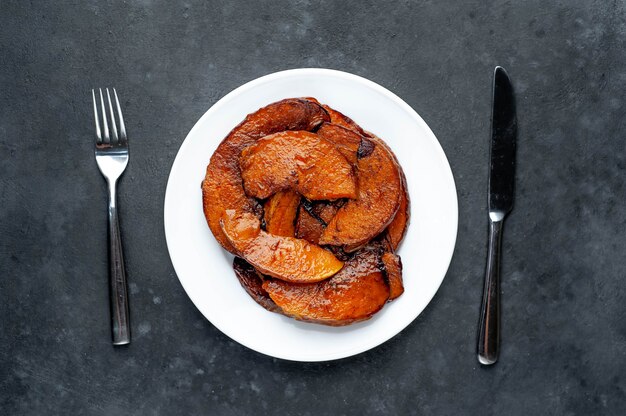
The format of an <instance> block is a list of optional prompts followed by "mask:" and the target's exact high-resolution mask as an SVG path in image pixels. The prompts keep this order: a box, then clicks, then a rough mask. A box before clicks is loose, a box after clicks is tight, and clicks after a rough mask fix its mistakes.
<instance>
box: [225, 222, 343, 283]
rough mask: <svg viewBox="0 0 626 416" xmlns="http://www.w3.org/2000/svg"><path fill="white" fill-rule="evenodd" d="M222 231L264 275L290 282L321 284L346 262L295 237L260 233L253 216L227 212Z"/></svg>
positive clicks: (241, 253)
mask: <svg viewBox="0 0 626 416" xmlns="http://www.w3.org/2000/svg"><path fill="white" fill-rule="evenodd" d="M221 226H222V231H223V232H224V235H225V236H226V238H227V239H228V242H229V243H230V244H231V245H232V246H233V247H234V248H235V250H236V251H237V254H238V255H239V256H241V257H243V258H244V259H245V260H246V261H247V262H248V263H250V264H251V265H252V266H254V268H256V269H257V270H258V271H260V272H261V273H263V274H266V275H269V276H272V277H275V278H277V279H281V280H285V281H288V282H299V283H307V282H308V283H310V282H319V281H321V280H324V279H327V278H329V277H330V276H332V275H334V274H335V273H337V272H338V271H339V270H341V268H342V267H343V263H342V262H341V261H339V260H337V258H336V257H335V256H334V255H333V254H332V253H331V252H329V251H326V250H324V249H323V248H321V247H318V246H316V245H313V244H310V243H308V242H307V241H305V240H300V239H297V238H293V237H280V236H275V235H272V234H269V233H267V232H265V231H263V230H261V223H260V221H259V219H258V218H257V217H256V216H254V215H253V214H249V213H240V214H237V213H236V212H235V211H234V210H226V212H225V213H224V215H223V216H222V220H221Z"/></svg>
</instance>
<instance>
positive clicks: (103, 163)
mask: <svg viewBox="0 0 626 416" xmlns="http://www.w3.org/2000/svg"><path fill="white" fill-rule="evenodd" d="M98 91H99V93H100V94H99V95H100V97H99V98H100V100H99V101H100V108H101V110H102V130H101V129H100V121H99V119H98V103H97V101H98V100H96V92H95V90H91V96H92V98H93V115H94V118H95V121H96V148H95V153H96V163H97V164H98V168H99V169H100V172H101V173H102V176H104V179H106V181H107V185H108V190H109V285H110V293H109V297H110V301H111V330H112V331H113V345H125V344H129V343H130V315H129V313H128V290H127V284H126V270H125V269H124V255H123V252H122V240H121V237H120V226H119V217H118V212H117V195H116V184H117V180H118V179H119V178H120V176H122V173H124V170H125V169H126V165H128V138H127V136H126V126H125V125H124V117H123V116H122V109H121V108H120V101H119V99H118V98H117V91H115V88H113V95H114V97H115V106H116V108H117V116H118V118H119V125H120V129H119V134H118V130H117V124H116V123H115V114H114V112H113V104H112V103H111V95H110V93H109V89H108V88H106V96H107V101H108V110H109V114H110V116H111V117H110V118H111V130H110V131H109V123H108V120H107V111H106V107H105V104H104V96H103V94H102V89H101V88H99V89H98Z"/></svg>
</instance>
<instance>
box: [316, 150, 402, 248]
mask: <svg viewBox="0 0 626 416" xmlns="http://www.w3.org/2000/svg"><path fill="white" fill-rule="evenodd" d="M357 170H358V190H359V194H358V197H357V199H355V200H349V201H348V202H346V204H345V205H343V206H342V207H341V208H340V209H339V211H337V215H335V217H334V218H333V219H332V220H331V221H330V223H329V224H328V226H327V227H326V229H325V230H324V232H323V233H322V236H321V238H320V240H319V243H320V244H330V245H335V246H349V247H356V248H358V247H360V246H361V245H363V244H365V243H366V242H368V241H369V240H371V239H372V238H374V237H376V236H377V235H378V234H380V233H381V232H382V231H383V230H384V229H385V228H387V225H389V223H390V222H391V220H392V219H393V217H394V215H395V214H396V212H397V211H398V207H399V206H400V193H401V191H402V182H401V178H400V172H399V170H398V166H397V165H396V163H395V161H394V160H393V156H392V155H391V153H389V151H388V150H387V149H386V148H385V146H381V145H379V144H375V145H374V148H373V150H372V152H371V154H370V155H369V156H367V157H363V158H362V159H359V160H358V162H357Z"/></svg>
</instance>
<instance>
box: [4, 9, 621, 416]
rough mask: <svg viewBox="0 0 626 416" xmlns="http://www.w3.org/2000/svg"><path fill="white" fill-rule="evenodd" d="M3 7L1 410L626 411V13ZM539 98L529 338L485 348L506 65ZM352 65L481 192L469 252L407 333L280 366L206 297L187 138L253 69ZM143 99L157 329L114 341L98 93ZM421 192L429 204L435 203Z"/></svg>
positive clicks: (531, 188) (132, 224) (523, 335)
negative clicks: (178, 191) (341, 355)
mask: <svg viewBox="0 0 626 416" xmlns="http://www.w3.org/2000/svg"><path fill="white" fill-rule="evenodd" d="M346 3H348V2H330V1H326V2H319V3H318V2H314V1H291V2H283V3H278V2H275V1H271V2H246V1H231V0H224V1H211V2H203V1H189V2H186V3H179V2H172V1H150V0H144V1H128V2H124V3H122V2H111V1H109V2H103V1H89V2H87V1H76V2H73V3H70V2H25V1H7V0H2V2H0V108H1V110H0V151H1V154H2V159H1V160H2V163H1V164H0V192H1V195H2V204H1V208H0V235H1V237H0V266H1V270H2V278H1V279H0V316H1V318H0V414H3V415H44V414H46V415H47V414H64V415H65V414H95V415H100V414H103V415H119V414H134V415H175V414H181V415H186V414H211V415H241V414H263V413H265V414H284V415H318V414H335V415H374V414H376V415H378V414H390V415H395V414H397V415H408V414H415V415H464V414H482V415H502V414H506V415H530V414H541V415H590V414H594V415H624V414H626V313H625V309H626V308H625V304H626V302H625V301H626V293H625V292H626V290H625V287H626V285H625V283H624V278H625V277H626V276H625V272H626V260H625V259H624V246H625V245H626V233H625V231H626V227H625V225H626V215H625V214H626V210H624V197H625V195H626V191H625V189H624V180H625V177H626V175H625V172H626V160H625V158H626V155H625V144H624V133H623V130H624V113H625V109H626V101H625V100H626V97H625V94H626V71H625V64H626V54H625V53H624V50H625V46H626V45H625V39H626V37H625V35H626V33H625V32H626V23H625V18H626V10H625V9H626V4H625V3H624V2H623V1H615V2H608V1H595V2H591V1H587V0H577V1H573V0H567V1H555V2H546V1H543V0H537V1H524V2H509V1H492V2H488V3H490V4H489V5H485V2H483V1H477V0H472V1H441V0H437V1H424V2H411V1H394V2H385V3H384V4H383V3H382V2H371V1H361V2H354V3H353V6H348V5H347V4H346ZM496 64H499V65H503V66H505V67H506V68H507V69H508V70H509V73H510V74H511V76H512V78H513V80H514V83H515V87H516V89H517V93H518V114H519V123H520V135H519V151H518V166H519V167H518V175H519V176H518V182H517V190H518V193H517V202H516V207H515V211H514V212H513V215H512V216H511V217H510V219H509V220H508V224H507V227H506V230H505V240H504V264H503V275H504V279H503V283H502V286H503V295H502V298H503V302H504V303H503V317H504V327H503V329H502V337H503V349H502V354H501V361H500V362H499V363H498V364H497V365H496V366H495V367H493V368H480V367H479V366H478V365H477V362H476V359H475V351H474V348H475V346H474V343H475V330H476V322H477V318H478V315H477V312H478V306H479V300H480V294H481V285H482V275H483V268H484V259H485V252H486V226H487V223H486V221H487V215H486V210H485V209H486V207H485V205H486V189H487V157H488V137H489V115H490V100H491V99H490V90H491V76H492V70H493V67H494V66H495V65H496ZM296 67H328V68H336V69H341V70H344V71H348V72H352V73H355V74H358V75H362V76H364V77H367V78H369V79H371V80H373V81H376V82H378V83H380V84H382V85H383V86H385V87H387V88H389V89H390V90H391V91H393V92H395V93H397V94H398V95H399V96H400V97H402V98H403V99H405V100H406V101H407V102H408V103H409V104H410V105H411V106H413V107H414V108H415V109H416V110H417V111H418V112H419V113H420V114H421V115H422V117H423V118H424V119H425V120H426V122H427V123H428V124H429V125H430V127H431V128H432V129H433V131H434V132H435V134H436V136H437V137H438V139H439V141H440V142H441V144H442V146H443V148H444V150H445V151H446V154H447V155H448V158H449V160H450V164H451V166H452V170H453V172H454V175H455V179H456V183H457V186H458V194H459V212H460V224H459V234H458V241H457V247H456V252H455V255H454V258H453V260H452V264H451V266H450V270H449V272H448V275H447V277H446V279H445V281H444V283H443V286H442V287H441V289H440V290H439V292H438V294H437V296H436V297H435V299H434V300H433V302H432V303H431V304H430V305H429V307H428V308H427V309H426V310H425V311H424V313H423V314H422V315H421V316H420V317H419V318H418V319H417V320H416V321H415V322H414V323H413V324H412V325H410V326H409V327H408V328H407V329H406V330H405V331H404V332H402V333H401V334H400V335H399V336H397V337H395V338H394V339H392V340H391V341H389V342H387V343H386V344H384V345H383V346H381V347H378V348H376V349H374V350H373V351H370V352H367V353H364V354H361V355H359V356H357V357H353V358H349V359H345V360H341V361H338V362H331V363H319V364H299V363H293V362H285V361H280V360H276V359H272V358H268V357H265V356H262V355H260V354H257V353H255V352H253V351H250V350H247V349H246V348H244V347H242V346H239V345H238V344H235V343H234V342H232V341H230V340H229V339H228V338H227V337H226V336H224V335H222V334H221V333H220V332H219V331H218V330H216V329H215V328H214V327H213V326H212V325H211V324H210V323H209V322H207V321H206V320H205V319H204V318H203V317H202V315H201V314H200V313H199V312H198V311H197V310H196V308H195V307H194V306H193V304H192V303H191V301H190V300H189V299H188V298H187V296H186V295H185V293H184V292H183V289H182V287H181V285H180V284H179V282H178V280H177V278H176V276H175V274H174V271H173V269H172V266H171V264H170V261H169V257H168V253H167V249H166V246H165V239H164V234H163V223H162V218H163V197H164V192H165V184H166V180H167V176H168V173H169V169H170V166H171V164H172V162H173V160H174V156H175V155H176V152H177V149H178V147H179V146H180V144H181V142H182V141H183V139H184V137H185V135H186V134H187V132H188V131H189V130H190V128H191V127H192V126H193V124H194V123H195V122H196V120H197V119H198V118H199V117H200V116H201V115H202V114H203V113H204V112H205V111H206V110H207V109H208V108H209V107H210V106H211V105H212V104H213V103H215V102H216V101H217V100H218V99H219V98H220V97H222V96H223V95H225V94H226V93H228V92H229V91H231V90H232V89H233V88H235V87H237V86H239V85H241V84H242V83H244V82H247V81H249V80H251V79H254V78H256V77H259V76H261V75H265V74H268V73H271V72H274V71H277V70H282V69H288V68H296ZM107 85H108V86H116V87H117V88H118V90H119V91H120V92H121V93H122V95H123V100H124V107H125V115H126V118H127V121H128V130H129V132H130V135H131V140H132V141H131V145H132V157H131V161H130V165H129V167H128V170H127V172H126V174H125V177H124V178H123V180H122V183H121V189H120V193H121V195H120V199H121V200H120V205H121V210H122V227H123V228H122V232H123V235H124V245H125V250H126V259H127V270H128V274H129V279H130V282H132V283H131V285H130V290H131V306H132V322H133V333H134V342H133V343H132V345H131V346H130V347H128V348H113V347H112V346H111V345H110V341H109V339H110V338H109V337H110V334H109V320H108V313H109V312H108V297H107V257H106V249H107V247H106V241H107V240H106V217H105V203H106V202H105V188H104V182H103V180H102V177H101V176H100V173H99V172H98V170H97V168H96V165H95V162H94V160H93V153H92V152H93V143H92V137H93V131H92V130H93V127H92V115H91V104H90V101H89V100H90V96H89V89H90V88H91V87H93V86H107ZM417 197H418V196H417Z"/></svg>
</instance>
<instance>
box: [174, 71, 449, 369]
mask: <svg viewBox="0 0 626 416" xmlns="http://www.w3.org/2000/svg"><path fill="white" fill-rule="evenodd" d="M293 75H296V76H303V75H304V76H320V75H321V76H333V77H337V78H343V79H346V80H350V81H356V82H358V83H361V84H364V86H365V87H368V88H371V89H373V90H375V91H376V92H378V93H380V94H382V95H383V96H385V97H387V98H389V99H390V100H391V101H393V103H394V104H396V105H398V106H399V107H401V108H402V109H403V110H404V111H406V112H407V113H409V114H410V115H411V116H412V117H413V118H414V119H415V121H416V122H417V123H418V124H420V127H421V128H423V129H424V130H425V131H426V132H427V133H428V134H427V136H430V137H429V140H431V141H432V142H433V144H434V148H435V151H436V154H437V156H438V158H439V159H440V160H441V162H443V165H444V166H446V167H447V169H445V176H447V180H449V181H450V183H451V185H452V188H451V189H452V190H453V192H452V196H453V199H454V204H452V206H451V208H452V211H453V215H452V216H451V217H452V218H451V220H453V228H454V239H453V242H452V244H451V246H450V248H449V250H448V251H447V252H446V253H445V256H442V258H445V260H446V262H445V263H446V266H445V270H444V271H443V276H442V277H441V279H440V281H439V282H438V285H437V288H436V289H435V290H434V291H433V293H432V295H431V296H430V297H429V298H428V301H427V302H426V303H425V306H424V307H423V308H422V309H421V310H419V311H417V312H416V313H415V314H413V315H412V317H411V319H410V320H408V321H407V323H406V324H405V325H404V326H403V327H402V328H401V329H400V330H398V331H397V332H395V333H392V334H391V335H389V336H385V337H383V338H380V339H376V341H375V342H373V343H364V344H360V345H358V346H355V347H353V348H351V349H348V350H343V351H340V352H335V353H331V354H329V353H327V352H326V353H324V354H321V355H319V356H308V357H306V358H302V357H296V356H295V355H294V356H289V355H288V354H276V353H273V352H272V351H266V350H264V349H263V348H258V347H256V346H254V347H253V346H251V345H250V344H249V343H248V342H246V341H242V340H240V339H236V338H233V337H232V336H231V334H229V331H228V330H224V328H223V327H222V326H221V324H216V323H215V322H213V321H212V320H210V319H209V318H208V317H207V316H206V315H205V314H204V312H203V311H202V310H201V309H200V308H199V307H198V304H197V302H196V300H195V297H196V296H195V295H194V294H193V291H192V290H191V289H190V288H188V287H186V286H185V283H184V281H183V279H181V278H180V276H179V273H178V268H177V267H176V262H175V260H174V257H173V256H172V249H171V248H170V246H171V244H173V243H172V242H171V239H172V237H171V236H168V235H169V234H168V224H169V223H170V221H169V220H168V212H169V209H168V205H169V204H168V200H171V198H168V197H169V195H170V189H171V188H170V185H171V184H172V181H173V179H172V177H173V176H175V175H174V172H175V171H177V170H178V169H179V165H180V163H182V162H180V159H179V157H180V156H181V154H183V153H184V151H185V150H186V148H187V147H188V146H190V144H189V141H188V139H189V137H190V136H192V135H193V134H194V133H195V131H196V130H197V129H199V128H200V126H201V125H203V124H204V120H205V119H206V118H208V117H210V116H211V114H212V113H214V112H216V111H218V110H219V109H220V108H222V107H223V106H225V105H227V104H228V103H229V102H230V101H231V100H232V99H233V98H234V97H236V96H238V95H240V94H242V93H245V92H246V91H247V90H250V89H253V88H255V87H258V86H260V85H263V84H265V83H268V82H272V81H275V80H277V79H281V78H285V77H289V76H293ZM458 219H459V212H458V191H457V187H456V182H455V180H454V174H453V173H452V167H451V166H450V161H449V160H448V158H447V156H446V154H445V152H444V150H443V147H442V146H441V143H440V142H439V140H438V139H437V136H435V134H434V132H433V131H432V130H431V129H430V127H429V126H428V124H426V122H425V121H424V120H423V119H422V117H421V116H420V115H419V114H418V113H417V111H415V110H414V109H413V108H412V107H411V106H410V105H409V104H408V103H406V102H405V101H404V100H403V99H402V98H400V97H399V96H398V95H396V94H395V93H393V92H392V91H390V90H389V89H387V88H385V87H383V86H382V85H380V84H378V83H376V82H374V81H371V80H369V79H367V78H364V77H362V76H360V75H356V74H352V73H349V72H345V71H340V70H336V69H329V68H309V67H307V68H294V69H287V70H281V71H277V72H273V73H270V74H267V75H263V76H260V77H258V78H255V79H252V80H250V81H248V82H245V83H244V84H242V85H240V86H239V87H237V88H235V89H233V90H232V91H230V92H229V93H227V94H226V95H224V96H223V97H222V98H220V99H219V100H217V101H216V102H215V103H214V104H213V105H211V106H210V107H209V109H208V110H206V111H205V112H204V114H202V116H201V117H200V118H199V119H198V120H197V121H196V123H195V124H194V125H193V127H192V128H191V129H190V130H189V132H188V133H187V135H186V136H185V139H184V140H183V142H182V143H181V145H180V147H179V148H178V151H177V152H176V156H175V158H174V161H173V163H172V165H171V168H170V172H169V175H168V179H167V184H166V189H165V195H164V198H163V228H164V232H165V240H166V246H167V250H168V255H169V258H170V262H171V263H172V267H173V268H174V272H175V273H176V277H177V279H178V281H179V282H180V284H181V286H182V287H183V290H184V291H185V293H186V294H187V296H188V297H189V299H190V300H191V302H192V303H193V305H194V307H195V308H196V309H197V310H198V312H200V314H201V315H202V316H203V318H204V319H206V320H207V321H208V322H209V323H210V324H211V325H213V326H214V327H215V328H217V329H218V330H219V331H220V332H221V333H222V334H224V335H226V336H227V337H228V338H229V339H231V340H233V341H235V342H236V343H238V344H241V345H243V346H245V347H246V348H248V349H251V350H253V351H255V352H258V353H260V354H263V355H266V356H269V357H273V358H278V359H282V360H287V361H294V362H328V361H335V360H339V359H344V358H349V357H352V356H355V355H358V354H362V353H365V352H367V351H370V350H372V349H374V348H376V347H378V346H380V345H382V344H384V343H385V342H387V341H389V340H390V339H391V338H393V337H395V336H397V335H398V334H400V333H401V332H402V331H404V330H405V329H406V328H407V327H408V326H409V325H410V324H411V323H413V322H414V321H415V319H417V317H419V315H421V314H422V313H423V312H424V310H425V309H426V308H427V307H428V305H430V304H431V302H432V300H433V298H434V296H435V295H436V293H437V292H438V291H439V290H440V288H441V285H442V284H443V281H444V280H445V277H446V275H447V273H448V270H449V268H450V264H451V262H452V257H453V255H454V251H455V248H456V243H457V240H458Z"/></svg>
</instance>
